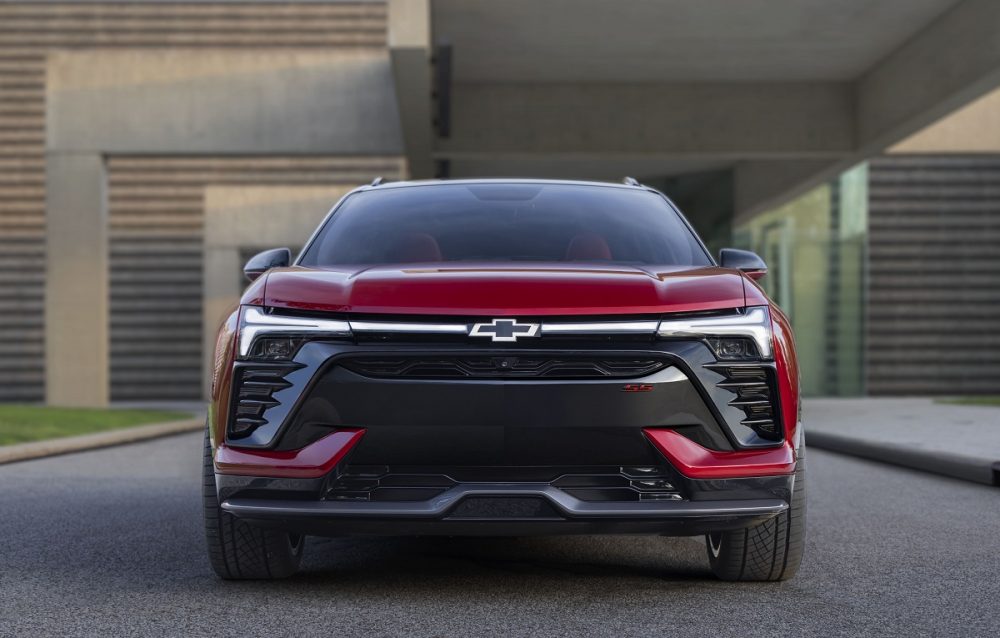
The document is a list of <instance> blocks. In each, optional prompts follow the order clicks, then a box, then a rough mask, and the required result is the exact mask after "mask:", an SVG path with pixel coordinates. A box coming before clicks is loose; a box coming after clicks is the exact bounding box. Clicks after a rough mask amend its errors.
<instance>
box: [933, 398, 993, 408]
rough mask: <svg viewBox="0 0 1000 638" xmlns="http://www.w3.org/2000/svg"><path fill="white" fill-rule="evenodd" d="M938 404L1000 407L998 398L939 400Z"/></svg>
mask: <svg viewBox="0 0 1000 638" xmlns="http://www.w3.org/2000/svg"><path fill="white" fill-rule="evenodd" d="M938 403H950V404H952V405H992V406H996V407H1000V396H977V397H955V398H953V399H939V400H938Z"/></svg>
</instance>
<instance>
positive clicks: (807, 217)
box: [733, 164, 868, 396]
mask: <svg viewBox="0 0 1000 638" xmlns="http://www.w3.org/2000/svg"><path fill="white" fill-rule="evenodd" d="M867 191H868V171H867V167H866V166H865V165H863V164H862V165H859V166H857V167H855V168H853V169H851V170H849V171H847V172H845V173H843V174H842V175H841V176H840V177H839V178H837V179H835V180H833V181H831V182H830V183H828V184H824V185H823V186H820V187H818V188H815V189H813V190H812V191H810V192H808V193H806V194H805V195H802V196H801V197H799V198H798V199H796V200H794V201H792V202H789V203H788V204H785V205H784V206H781V207H779V208H776V209H774V210H771V211H768V212H766V213H763V214H761V215H758V216H756V217H754V218H753V219H751V220H749V221H747V222H745V223H743V224H741V225H738V226H736V227H735V228H734V231H733V232H734V243H735V245H736V246H738V247H740V248H746V249H749V250H753V251H755V252H757V253H758V254H759V255H760V256H761V257H763V258H764V260H765V261H766V262H767V264H768V268H769V273H768V275H767V277H765V278H764V279H763V280H761V284H762V285H763V286H764V288H765V289H766V290H767V292H768V294H769V295H770V296H771V298H772V299H774V300H775V301H776V302H777V303H778V305H779V306H781V308H782V309H783V310H784V311H785V312H786V313H787V314H788V316H789V317H790V319H791V321H792V326H793V327H794V329H795V339H796V346H797V349H798V353H799V361H800V365H801V371H802V391H803V393H804V394H806V395H810V396H852V395H860V394H863V393H864V360H863V352H864V324H863V320H864V301H865V300H864V294H865V290H866V285H865V259H866V240H867V228H868V221H867V218H868V215H867V211H868V192H867Z"/></svg>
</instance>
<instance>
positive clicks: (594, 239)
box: [566, 233, 612, 261]
mask: <svg viewBox="0 0 1000 638" xmlns="http://www.w3.org/2000/svg"><path fill="white" fill-rule="evenodd" d="M610 259H612V256H611V248H610V247H609V246H608V242H607V241H605V239H604V238H603V237H601V236H600V235H598V234H597V233H580V234H579V235H577V236H575V237H574V238H573V239H571V240H570V242H569V247H568V248H567V249H566V261H608V260H610Z"/></svg>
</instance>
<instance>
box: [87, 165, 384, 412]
mask: <svg viewBox="0 0 1000 638" xmlns="http://www.w3.org/2000/svg"><path fill="white" fill-rule="evenodd" d="M107 168H108V204H109V217H110V224H111V398H112V400H114V401H135V400H153V399H191V398H198V397H200V395H201V391H202V386H201V361H202V359H201V344H202V341H201V334H202V320H201V317H202V315H201V303H202V288H201V286H202V283H201V282H202V244H201V241H202V239H201V238H202V221H203V218H204V209H203V201H204V188H205V186H206V185H208V184H213V185H239V184H247V185H254V186H261V185H267V184H273V185H281V186H289V185H313V186H315V185H330V184H347V185H357V184H362V183H365V182H369V181H371V180H372V179H373V178H374V177H376V176H378V175H385V176H386V177H387V178H398V177H399V175H400V173H401V172H402V161H401V160H400V159H398V158H392V157H385V158H382V157H273V156H267V157H236V158H206V157H131V156H112V157H109V158H108V164H107ZM331 204H333V202H331ZM305 239H306V238H303V240H305ZM261 244H267V238H266V237H262V238H261ZM238 276H239V274H238V273H233V277H234V278H236V277H238Z"/></svg>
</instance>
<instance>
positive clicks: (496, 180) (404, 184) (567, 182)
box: [355, 177, 653, 191]
mask: <svg viewBox="0 0 1000 638" xmlns="http://www.w3.org/2000/svg"><path fill="white" fill-rule="evenodd" d="M376 181H377V180H376ZM462 184H559V185H563V186H601V187H605V188H626V189H632V190H637V189H638V190H650V191H651V190H653V189H651V188H649V187H647V186H643V185H641V184H640V185H633V184H624V183H621V182H594V181H586V180H571V179H534V178H527V177H490V178H472V179H419V180H404V181H399V182H381V183H378V184H375V183H373V184H368V185H366V186H362V187H360V188H357V189H355V190H358V191H367V190H382V189H387V188H408V187H411V186H447V185H462Z"/></svg>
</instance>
